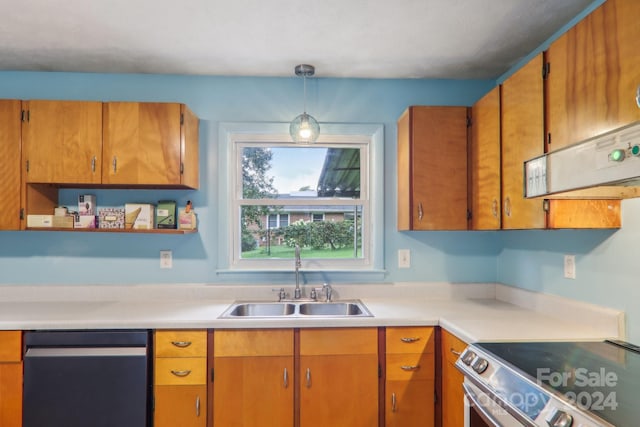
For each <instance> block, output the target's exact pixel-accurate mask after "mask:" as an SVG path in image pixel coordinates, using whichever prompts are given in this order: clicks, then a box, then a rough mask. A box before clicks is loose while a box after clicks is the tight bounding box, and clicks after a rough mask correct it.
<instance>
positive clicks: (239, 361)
mask: <svg viewBox="0 0 640 427" xmlns="http://www.w3.org/2000/svg"><path fill="white" fill-rule="evenodd" d="M293 343H294V338H293V330H292V329H273V330H264V329H263V330H260V329H247V330H216V331H215V332H214V357H213V372H214V380H213V425H214V426H215V427H292V426H293V423H294V389H295V383H294V381H295V376H294V351H293Z"/></svg>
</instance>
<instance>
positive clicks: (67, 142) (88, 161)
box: [22, 101, 102, 184]
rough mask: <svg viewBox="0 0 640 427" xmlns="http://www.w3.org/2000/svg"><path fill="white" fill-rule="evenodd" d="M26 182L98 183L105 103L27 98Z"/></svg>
mask: <svg viewBox="0 0 640 427" xmlns="http://www.w3.org/2000/svg"><path fill="white" fill-rule="evenodd" d="M22 108H23V110H24V117H23V122H22V138H23V150H24V151H23V160H24V162H23V164H24V165H25V168H26V173H25V175H24V176H25V177H26V182H27V183H57V184H99V183H100V179H101V170H100V166H101V161H102V160H101V153H102V103H100V102H88V101H24V102H23V107H22Z"/></svg>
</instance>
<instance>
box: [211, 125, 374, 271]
mask: <svg viewBox="0 0 640 427" xmlns="http://www.w3.org/2000/svg"><path fill="white" fill-rule="evenodd" d="M236 126H239V127H241V126H242V124H227V125H225V124H221V139H222V138H224V139H225V140H226V143H227V147H226V155H227V158H228V162H227V163H226V166H227V167H228V173H227V174H226V176H230V177H231V179H230V180H229V182H228V185H227V191H226V194H225V192H222V194H221V199H220V200H221V204H222V203H223V200H225V198H226V197H225V196H228V198H226V200H228V201H229V202H228V209H227V212H228V218H226V221H227V222H226V223H227V225H228V227H225V226H224V225H221V229H226V230H228V233H229V239H228V240H226V241H228V242H230V245H229V246H225V244H224V242H225V239H221V240H222V242H223V243H222V244H221V252H222V253H225V252H226V253H227V254H228V255H229V257H228V268H229V269H230V270H282V269H286V270H291V269H292V268H293V267H292V263H291V262H292V259H293V257H294V253H295V246H296V245H298V246H299V247H300V248H301V257H302V260H303V268H305V267H306V268H307V269H308V268H309V267H310V266H313V268H315V269H323V270H326V269H336V270H367V269H368V270H373V269H374V268H381V267H382V265H381V264H382V263H381V260H382V250H381V249H378V250H374V248H375V247H378V248H381V247H382V245H375V244H374V243H373V242H374V241H376V242H378V241H381V237H382V226H381V217H382V210H383V207H382V196H381V192H382V177H376V178H375V179H374V178H372V177H371V176H370V170H371V167H372V165H373V164H377V165H378V167H380V170H382V151H383V149H382V148H383V147H382V129H381V127H379V126H376V125H352V126H354V127H355V128H363V129H366V130H367V131H368V132H364V133H362V134H359V133H354V132H353V130H351V132H344V133H338V132H336V133H331V132H328V131H330V130H331V128H332V126H330V125H329V126H327V125H325V126H323V134H322V135H321V137H320V138H319V140H318V141H317V142H316V143H315V144H312V145H296V144H293V143H291V142H290V138H289V137H288V135H287V134H286V131H285V132H281V131H280V132H273V133H271V132H269V131H268V130H267V129H268V128H270V127H272V126H269V124H267V125H258V124H256V125H255V126H258V127H260V126H264V127H265V128H267V129H265V131H264V132H238V131H236V132H234V131H233V129H229V128H234V127H236ZM247 126H248V125H247ZM249 127H251V126H249ZM273 127H275V128H277V129H279V130H285V129H286V128H284V126H280V127H278V125H276V124H273ZM339 127H340V128H341V129H344V128H349V126H348V125H341V126H339ZM224 163H225V162H221V165H222V166H223V167H222V168H221V169H222V170H223V171H224V169H225V167H224ZM221 176H224V175H221ZM373 187H375V188H376V195H375V197H371V195H372V188H373Z"/></svg>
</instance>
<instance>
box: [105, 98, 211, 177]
mask: <svg viewBox="0 0 640 427" xmlns="http://www.w3.org/2000/svg"><path fill="white" fill-rule="evenodd" d="M103 109H104V113H103V115H104V132H103V166H102V167H103V169H102V171H103V172H102V183H103V184H117V185H149V186H175V187H188V188H198V184H199V183H198V169H197V167H198V152H197V148H198V143H197V138H198V130H197V129H198V121H197V118H196V117H195V116H194V115H193V113H192V112H191V111H190V110H189V109H188V108H187V107H186V106H185V105H183V104H176V103H155V102H108V103H105V104H104V107H103Z"/></svg>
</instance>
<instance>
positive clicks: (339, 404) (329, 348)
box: [299, 328, 378, 427]
mask: <svg viewBox="0 0 640 427" xmlns="http://www.w3.org/2000/svg"><path fill="white" fill-rule="evenodd" d="M299 375H300V427H326V426H332V427H374V426H377V425H378V329H377V328H320V329H303V330H301V331H300V371H299Z"/></svg>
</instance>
